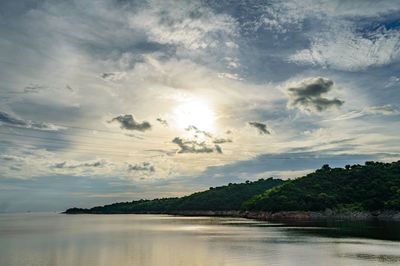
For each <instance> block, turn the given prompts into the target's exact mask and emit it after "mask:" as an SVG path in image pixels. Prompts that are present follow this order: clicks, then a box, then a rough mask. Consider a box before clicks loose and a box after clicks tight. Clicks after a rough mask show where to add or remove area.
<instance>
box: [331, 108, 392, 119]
mask: <svg viewBox="0 0 400 266" xmlns="http://www.w3.org/2000/svg"><path fill="white" fill-rule="evenodd" d="M397 114H400V110H399V109H398V108H396V107H394V106H392V105H390V104H387V105H382V106H370V107H366V108H364V109H362V110H360V111H356V110H354V111H351V112H348V113H346V114H343V115H341V116H338V117H336V118H335V119H333V121H339V120H348V119H355V118H359V117H363V116H366V115H397Z"/></svg>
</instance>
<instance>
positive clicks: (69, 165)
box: [50, 160, 106, 169]
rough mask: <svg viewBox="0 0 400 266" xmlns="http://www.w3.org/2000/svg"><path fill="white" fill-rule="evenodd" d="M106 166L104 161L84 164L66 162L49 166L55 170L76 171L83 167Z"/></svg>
mask: <svg viewBox="0 0 400 266" xmlns="http://www.w3.org/2000/svg"><path fill="white" fill-rule="evenodd" d="M105 165H106V162H105V161H103V160H102V161H94V162H84V163H68V162H66V161H64V162H60V163H54V164H52V165H50V168H57V169H76V168H84V167H94V168H96V167H103V166H105Z"/></svg>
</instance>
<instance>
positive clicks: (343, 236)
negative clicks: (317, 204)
mask: <svg viewBox="0 0 400 266" xmlns="http://www.w3.org/2000/svg"><path fill="white" fill-rule="evenodd" d="M0 265H1V266H9V265H10V266H14V265H15V266H28V265H29V266H33V265H37V266H47V265H48V266H58V265H60V266H79V265H82V266H90V265H104V266H110V265H118V266H127V265H138V266H147V265H162V266H169V265H174V266H175V265H183V266H187V265H207V266H211V265H241V266H242V265H296V266H301V265H305V266H310V265H318V266H319V265H324V266H329V265H335V266H337V265H362V266H368V265H374V266H375V265H400V224H399V223H397V224H396V223H393V224H390V223H383V224H382V223H351V222H335V223H333V222H330V223H302V224H289V225H288V224H279V223H267V222H257V221H252V220H245V219H235V218H215V217H214V218H213V217H174V216H164V215H62V214H2V215H0Z"/></svg>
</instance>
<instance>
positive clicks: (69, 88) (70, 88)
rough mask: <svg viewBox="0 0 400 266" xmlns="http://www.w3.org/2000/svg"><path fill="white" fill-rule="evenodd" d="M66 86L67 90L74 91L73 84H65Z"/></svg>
mask: <svg viewBox="0 0 400 266" xmlns="http://www.w3.org/2000/svg"><path fill="white" fill-rule="evenodd" d="M65 88H66V89H67V90H69V91H71V92H73V91H74V89H73V88H72V87H71V86H69V85H68V84H67V85H66V86H65Z"/></svg>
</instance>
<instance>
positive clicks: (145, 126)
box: [109, 115, 151, 132]
mask: <svg viewBox="0 0 400 266" xmlns="http://www.w3.org/2000/svg"><path fill="white" fill-rule="evenodd" d="M114 121H117V122H118V123H119V124H120V127H121V128H122V129H127V130H137V131H142V132H143V131H146V130H149V129H151V124H150V123H149V122H147V121H143V122H137V121H136V120H135V119H134V118H133V116H132V115H119V116H117V117H114V118H113V119H111V121H109V123H111V122H114Z"/></svg>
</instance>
